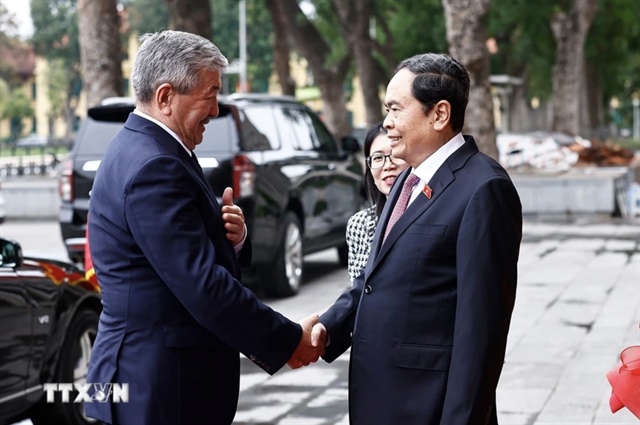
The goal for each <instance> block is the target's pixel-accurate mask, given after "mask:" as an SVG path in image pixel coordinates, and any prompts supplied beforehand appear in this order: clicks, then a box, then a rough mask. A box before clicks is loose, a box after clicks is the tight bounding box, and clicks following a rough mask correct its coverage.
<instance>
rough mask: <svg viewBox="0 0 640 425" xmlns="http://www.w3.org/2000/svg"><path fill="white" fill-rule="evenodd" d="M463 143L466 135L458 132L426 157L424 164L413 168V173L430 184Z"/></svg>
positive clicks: (421, 180)
mask: <svg viewBox="0 0 640 425" xmlns="http://www.w3.org/2000/svg"><path fill="white" fill-rule="evenodd" d="M462 145H464V137H463V136H462V133H458V134H456V135H455V136H453V138H452V139H451V140H449V141H448V142H447V143H445V144H444V145H442V146H441V147H440V148H439V149H438V150H437V151H435V152H434V153H433V154H431V156H429V157H428V158H427V159H425V160H424V161H423V162H422V164H420V165H418V166H417V167H416V168H414V169H413V171H412V172H413V174H415V175H416V176H418V177H420V182H421V183H423V184H428V183H429V180H431V177H433V175H434V174H435V173H436V171H438V169H439V168H440V167H441V166H442V164H444V162H445V161H446V160H447V159H448V158H449V157H450V156H451V155H452V154H453V153H454V152H455V151H457V150H458V149H459V148H460V147H461V146H462Z"/></svg>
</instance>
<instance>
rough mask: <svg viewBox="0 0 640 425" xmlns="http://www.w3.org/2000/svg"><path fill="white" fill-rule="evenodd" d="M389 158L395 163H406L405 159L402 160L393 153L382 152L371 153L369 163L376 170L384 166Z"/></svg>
mask: <svg viewBox="0 0 640 425" xmlns="http://www.w3.org/2000/svg"><path fill="white" fill-rule="evenodd" d="M387 159H388V160H389V161H391V163H392V164H394V165H404V164H406V162H405V161H403V160H401V159H399V158H395V157H393V156H392V155H391V154H389V155H382V154H381V153H375V154H373V155H371V156H370V157H368V158H367V165H368V166H369V168H371V169H372V170H375V169H378V168H382V167H384V164H386V162H387Z"/></svg>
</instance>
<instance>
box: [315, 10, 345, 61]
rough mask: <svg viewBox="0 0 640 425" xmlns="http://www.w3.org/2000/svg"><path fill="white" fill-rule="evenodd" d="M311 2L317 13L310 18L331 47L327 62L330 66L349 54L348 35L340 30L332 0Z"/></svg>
mask: <svg viewBox="0 0 640 425" xmlns="http://www.w3.org/2000/svg"><path fill="white" fill-rule="evenodd" d="M309 3H312V4H313V5H314V8H315V15H314V16H311V17H310V18H311V19H312V22H313V24H314V25H315V27H316V28H317V29H318V31H319V32H320V34H322V37H323V38H324V39H325V40H326V43H327V44H328V45H329V48H330V49H331V51H330V53H329V56H328V57H327V64H326V66H327V67H330V66H331V65H332V64H335V63H337V62H340V61H341V60H342V59H343V58H344V57H345V56H346V55H348V54H349V46H348V45H347V43H346V35H345V34H343V33H342V31H341V30H340V24H339V22H338V17H337V16H336V12H335V9H334V8H333V6H332V0H314V1H309ZM347 30H348V29H347Z"/></svg>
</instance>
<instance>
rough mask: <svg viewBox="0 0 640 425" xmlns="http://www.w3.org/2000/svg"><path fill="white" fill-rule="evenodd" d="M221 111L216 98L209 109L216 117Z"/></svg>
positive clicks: (212, 115) (211, 115) (210, 113)
mask: <svg viewBox="0 0 640 425" xmlns="http://www.w3.org/2000/svg"><path fill="white" fill-rule="evenodd" d="M219 113H220V108H219V107H218V99H215V100H214V101H213V103H211V108H210V109H209V116H210V117H212V118H215V117H217V116H218V114H219Z"/></svg>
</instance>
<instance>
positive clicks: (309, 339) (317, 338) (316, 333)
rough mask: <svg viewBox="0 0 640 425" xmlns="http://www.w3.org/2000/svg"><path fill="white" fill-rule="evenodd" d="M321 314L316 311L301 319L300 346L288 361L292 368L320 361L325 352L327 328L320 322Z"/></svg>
mask: <svg viewBox="0 0 640 425" xmlns="http://www.w3.org/2000/svg"><path fill="white" fill-rule="evenodd" d="M318 320H320V316H319V315H318V314H316V313H314V314H312V315H311V316H309V317H307V318H305V319H303V320H301V321H300V322H299V324H300V326H302V338H300V343H298V347H297V348H296V350H295V351H294V352H293V354H292V355H291V358H290V359H289V361H288V362H287V364H288V365H289V367H290V368H291V369H298V368H300V367H302V366H308V365H309V364H311V363H315V362H316V361H318V359H319V358H320V356H322V355H323V354H324V348H325V347H326V346H327V329H326V328H325V327H324V325H323V324H322V323H318Z"/></svg>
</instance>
